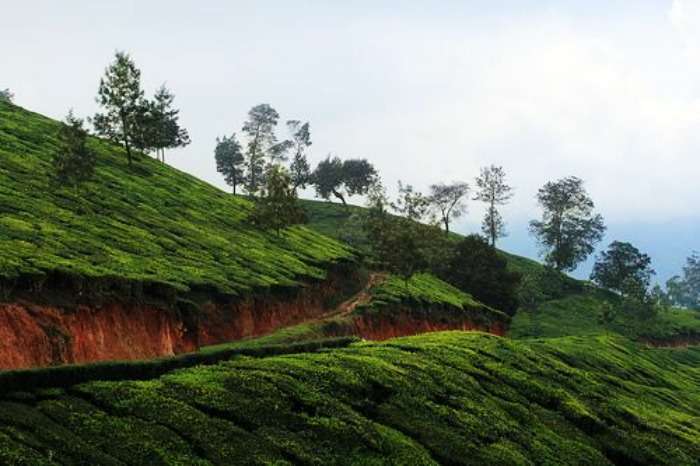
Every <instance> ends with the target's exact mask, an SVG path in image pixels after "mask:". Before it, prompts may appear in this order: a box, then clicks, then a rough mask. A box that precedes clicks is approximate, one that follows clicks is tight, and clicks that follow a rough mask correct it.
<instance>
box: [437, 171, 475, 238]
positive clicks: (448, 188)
mask: <svg viewBox="0 0 700 466" xmlns="http://www.w3.org/2000/svg"><path fill="white" fill-rule="evenodd" d="M468 193H469V185H468V184H467V183H463V182H455V183H452V184H444V183H439V184H434V185H431V186H430V203H431V204H432V205H433V207H434V208H435V209H436V210H437V211H438V213H439V215H440V218H441V219H442V223H443V224H444V225H445V233H449V232H450V222H451V221H452V220H453V219H456V218H459V217H460V216H462V214H463V213H464V212H465V211H466V210H467V206H466V205H465V204H464V202H463V201H462V200H463V199H464V197H465V196H466V195H467V194H468Z"/></svg>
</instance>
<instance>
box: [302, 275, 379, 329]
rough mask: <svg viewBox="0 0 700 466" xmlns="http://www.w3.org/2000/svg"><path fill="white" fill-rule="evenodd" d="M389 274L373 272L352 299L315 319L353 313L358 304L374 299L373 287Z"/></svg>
mask: <svg viewBox="0 0 700 466" xmlns="http://www.w3.org/2000/svg"><path fill="white" fill-rule="evenodd" d="M386 277H387V274H386V273H381V272H372V273H370V274H369V279H368V280H367V283H366V284H365V286H364V287H363V288H362V289H361V290H360V291H359V292H357V293H356V294H355V295H353V296H352V297H351V298H350V299H347V300H346V301H343V302H342V303H340V304H339V305H338V307H336V308H335V309H333V310H332V311H331V312H329V313H328V314H325V315H322V316H321V317H319V318H317V319H314V320H315V321H320V320H325V319H329V318H332V317H343V316H346V315H348V314H351V313H352V311H354V310H355V309H356V308H357V306H360V305H362V304H367V303H369V301H370V300H371V299H372V294H371V293H370V289H372V287H373V286H375V285H378V284H380V283H381V282H383V281H384V280H386Z"/></svg>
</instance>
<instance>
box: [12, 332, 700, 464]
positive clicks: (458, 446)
mask: <svg viewBox="0 0 700 466" xmlns="http://www.w3.org/2000/svg"><path fill="white" fill-rule="evenodd" d="M699 367H700V349H692V350H686V351H676V350H663V349H644V348H643V347H640V346H638V345H636V344H634V343H631V342H629V341H627V340H624V339H621V338H617V337H602V336H601V337H595V338H579V337H566V338H559V339H550V340H542V341H531V342H522V341H513V340H508V339H504V338H500V337H494V336H490V335H486V334H480V333H464V332H444V333H433V334H426V335H422V336H417V337H410V338H401V339H396V340H391V341H388V342H385V343H354V344H352V345H350V346H348V347H346V348H340V349H329V350H326V351H321V352H316V353H297V354H286V355H281V356H269V357H245V356H241V357H234V358H232V359H230V360H229V361H225V362H221V363H219V364H216V365H212V366H199V367H194V368H188V369H182V370H176V371H173V372H170V373H168V374H166V375H164V376H161V377H159V378H155V379H152V380H146V381H127V380H125V381H117V382H104V381H103V382H100V381H96V382H89V383H85V384H82V385H78V386H73V387H70V388H67V389H51V390H43V391H41V390H40V391H36V392H25V393H15V394H13V395H6V396H5V397H4V400H3V401H2V402H0V463H2V464H36V465H40V464H92V465H97V464H115V465H116V464H201V465H205V464H206V465H208V464H348V465H349V464H492V465H509V464H512V465H527V464H588V465H598V464H601V465H604V464H670V465H693V464H700V423H699V422H698V419H700V389H699V388H698V387H700V369H698V368H699Z"/></svg>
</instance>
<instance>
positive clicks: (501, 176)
mask: <svg viewBox="0 0 700 466" xmlns="http://www.w3.org/2000/svg"><path fill="white" fill-rule="evenodd" d="M505 178H506V174H505V171H503V167H497V166H495V165H491V166H490V167H485V168H482V169H481V174H480V175H479V176H478V177H477V178H476V186H477V189H478V190H477V192H476V196H475V197H474V200H475V201H482V202H485V203H486V204H487V209H486V215H485V216H484V221H483V224H482V226H481V230H482V231H483V232H484V234H485V235H486V237H487V238H489V239H490V240H491V246H492V247H496V240H497V239H498V238H501V237H503V236H505V235H506V231H505V223H504V222H503V217H502V216H501V213H500V212H499V211H498V206H500V205H504V204H506V203H507V202H508V201H509V200H510V199H511V198H512V197H513V192H512V191H513V188H512V187H511V186H509V185H508V184H506V182H505Z"/></svg>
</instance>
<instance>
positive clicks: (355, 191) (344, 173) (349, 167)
mask: <svg viewBox="0 0 700 466" xmlns="http://www.w3.org/2000/svg"><path fill="white" fill-rule="evenodd" d="M311 178H312V180H313V184H314V188H315V189H316V194H317V195H318V196H320V197H322V198H323V199H326V200H329V199H330V197H331V195H332V196H335V197H336V198H338V199H339V200H340V201H341V202H342V203H343V205H347V201H346V199H345V198H346V197H350V196H354V195H362V194H366V193H367V192H368V190H369V189H370V187H371V186H372V184H373V183H375V182H376V180H377V171H376V170H375V168H374V166H373V165H372V164H371V163H369V162H368V161H367V159H347V160H345V161H342V160H341V159H340V158H339V157H332V158H331V156H330V155H329V156H328V157H326V159H325V160H322V161H321V162H320V163H319V164H318V165H317V166H316V169H315V170H314V172H313V174H312V177H311Z"/></svg>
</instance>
